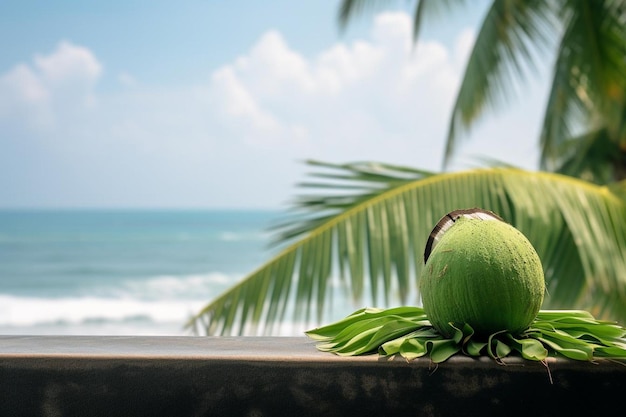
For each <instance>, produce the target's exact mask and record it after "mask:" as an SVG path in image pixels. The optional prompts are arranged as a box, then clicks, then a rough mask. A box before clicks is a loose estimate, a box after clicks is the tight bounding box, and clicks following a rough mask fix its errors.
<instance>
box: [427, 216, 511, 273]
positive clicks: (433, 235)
mask: <svg viewBox="0 0 626 417" xmlns="http://www.w3.org/2000/svg"><path fill="white" fill-rule="evenodd" d="M461 217H466V218H470V219H478V220H500V221H504V220H503V219H502V217H500V216H498V215H497V214H496V213H494V212H492V211H489V210H485V209H481V208H478V207H475V208H470V209H459V210H454V211H451V212H450V213H448V214H446V215H445V216H443V217H442V218H441V220H439V221H438V222H437V224H436V225H435V227H434V228H433V231H432V232H430V235H429V236H428V240H427V241H426V248H425V249H424V263H426V261H427V260H428V257H429V256H430V253H431V252H432V250H433V249H434V248H435V246H436V245H437V242H439V240H440V239H441V237H442V236H443V235H444V233H446V231H447V230H448V229H449V228H450V227H452V225H453V224H454V223H455V222H456V221H457V220H458V219H460V218H461Z"/></svg>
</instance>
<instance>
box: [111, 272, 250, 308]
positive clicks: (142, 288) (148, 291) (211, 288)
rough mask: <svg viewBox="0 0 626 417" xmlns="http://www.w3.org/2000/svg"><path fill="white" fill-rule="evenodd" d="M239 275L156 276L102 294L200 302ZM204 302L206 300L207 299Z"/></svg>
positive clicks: (215, 293)
mask: <svg viewBox="0 0 626 417" xmlns="http://www.w3.org/2000/svg"><path fill="white" fill-rule="evenodd" d="M238 279H239V275H230V274H224V273H221V272H210V273H206V274H190V275H182V276H179V275H158V276H155V277H152V278H149V279H134V280H129V281H126V282H123V283H122V284H121V285H120V286H119V287H116V288H114V289H111V288H103V289H102V290H101V291H102V293H104V294H106V293H107V292H112V293H113V295H114V296H116V297H124V296H129V297H135V298H139V299H144V300H146V299H147V300H155V299H157V300H158V299H193V300H198V299H204V300H207V299H208V298H212V297H215V296H216V295H218V293H220V292H222V291H223V290H224V289H225V288H227V287H228V286H230V285H232V284H234V283H235V282H236V281H237V280H238ZM207 301H208V300H207Z"/></svg>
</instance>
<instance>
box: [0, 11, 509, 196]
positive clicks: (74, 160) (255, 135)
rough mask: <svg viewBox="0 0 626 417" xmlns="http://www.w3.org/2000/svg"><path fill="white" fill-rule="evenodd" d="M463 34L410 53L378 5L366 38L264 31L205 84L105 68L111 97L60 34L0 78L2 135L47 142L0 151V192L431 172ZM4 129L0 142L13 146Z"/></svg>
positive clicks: (185, 192)
mask: <svg viewBox="0 0 626 417" xmlns="http://www.w3.org/2000/svg"><path fill="white" fill-rule="evenodd" d="M472 39H473V35H472V32H468V31H464V32H462V33H461V35H460V37H459V38H458V40H457V43H456V44H455V45H452V46H451V47H446V46H444V45H443V44H441V43H439V42H435V41H428V40H425V41H422V42H420V44H419V45H417V47H415V46H414V45H413V43H412V42H413V41H412V34H411V19H410V17H409V16H408V15H406V14H403V13H384V14H381V15H379V16H377V17H376V19H375V23H374V27H373V29H372V32H371V34H370V36H369V37H365V38H362V39H359V40H354V41H351V42H336V43H334V44H332V45H328V47H327V48H325V49H324V50H321V51H319V53H317V54H315V55H305V54H303V53H301V52H299V51H298V49H297V48H296V47H293V46H291V45H290V44H289V43H288V41H287V39H285V37H284V36H283V35H282V34H281V33H280V32H278V31H275V30H270V31H268V32H266V33H264V34H262V35H261V36H259V38H258V41H257V42H256V43H255V44H254V45H253V46H252V48H250V50H248V51H243V52H242V53H241V55H240V56H239V57H238V58H237V59H234V60H233V61H232V62H227V63H224V65H222V66H221V67H219V68H215V69H214V70H213V71H210V69H207V73H208V74H209V76H208V79H206V80H193V81H191V82H188V83H185V84H181V85H177V86H169V87H159V86H155V85H154V84H146V83H142V82H141V77H140V76H137V78H135V76H131V75H129V74H126V73H117V74H116V75H113V76H112V77H114V81H117V82H118V83H119V84H121V85H122V86H125V87H132V88H122V89H113V90H109V91H105V90H103V89H96V86H98V83H99V82H100V80H101V79H102V78H103V77H105V76H106V74H104V71H103V65H102V63H100V61H99V60H98V58H97V57H96V55H95V54H94V53H93V52H92V51H90V50H89V49H88V48H86V47H83V46H78V45H75V44H72V43H70V42H61V43H59V44H58V46H57V47H56V48H55V49H54V50H53V51H52V52H50V53H49V54H42V55H37V56H35V57H34V59H33V61H32V62H30V63H26V64H18V65H15V66H14V67H13V68H11V69H10V70H8V71H7V72H5V73H4V74H0V130H4V131H15V129H14V128H15V126H21V127H22V129H21V130H22V131H29V132H31V133H32V132H33V131H35V132H34V133H32V134H31V136H27V135H26V136H24V135H21V136H20V135H16V136H15V137H16V138H17V137H20V138H21V137H28V138H29V139H33V138H34V139H41V140H40V141H39V142H45V143H46V144H47V145H46V146H48V147H47V148H46V149H45V151H44V152H41V149H36V152H35V153H37V152H38V155H40V158H39V159H36V158H33V159H32V160H28V159H24V158H22V159H19V158H11V156H10V155H9V154H8V153H5V155H0V165H1V164H2V162H3V161H9V160H10V159H11V160H13V161H17V160H18V159H19V160H20V163H19V164H16V163H13V165H14V166H16V168H15V172H13V177H14V178H13V179H11V182H10V183H9V182H7V181H9V180H8V179H7V180H4V182H3V180H2V178H1V177H0V189H2V188H3V187H5V188H6V187H11V186H13V185H12V184H21V186H20V187H18V186H17V185H16V186H13V191H12V192H13V194H14V195H16V196H18V197H15V201H16V202H17V203H15V204H17V205H37V200H36V197H37V195H38V194H37V193H39V194H41V195H43V196H44V197H42V198H48V197H49V198H55V199H58V201H61V202H62V201H66V202H67V203H66V204H72V203H74V204H80V202H81V201H87V202H90V203H89V204H92V205H135V204H137V205H156V206H159V205H160V206H163V205H179V206H194V205H195V206H197V205H205V206H206V205H212V206H222V207H224V206H241V205H256V206H266V207H267V206H270V207H275V206H276V205H279V204H282V203H283V202H284V201H286V200H288V199H289V196H291V195H292V194H293V192H294V189H293V184H294V183H296V182H297V181H298V180H302V179H303V178H302V174H303V172H304V170H305V167H303V166H302V165H301V164H299V163H298V162H297V161H300V160H303V159H308V158H315V159H323V160H329V161H335V162H347V161H357V160H376V161H383V162H390V163H397V164H406V165H411V166H416V167H420V168H424V169H433V170H437V169H439V168H440V163H441V159H442V155H443V146H444V137H445V133H446V128H447V122H448V111H449V109H450V107H451V105H452V101H453V98H454V94H455V91H456V88H457V86H458V82H459V76H460V72H461V70H462V62H463V61H464V60H465V59H466V56H467V53H468V51H469V48H470V46H471V43H472ZM133 75H134V74H133ZM22 133H23V132H22ZM517 133H518V132H517V131H516V134H517ZM519 134H521V133H519ZM33 135H34V136H33ZM9 136H10V135H4V136H3V137H0V140H2V139H4V140H5V141H6V140H14V143H17V140H18V139H7V138H9ZM23 142H26V141H23ZM32 142H33V143H35V142H37V140H32ZM8 145H9V146H8V147H4V148H3V149H4V150H5V151H6V150H7V149H10V148H11V146H10V145H11V142H9V143H8ZM13 147H14V148H15V149H17V150H16V151H15V152H18V151H19V152H21V154H20V155H26V156H28V155H30V154H29V148H27V147H25V145H24V146H22V143H21V142H20V143H19V145H17V146H15V145H14V146H13ZM22 161H23V162H22ZM5 166H7V164H5ZM9 177H10V176H5V178H9ZM20 178H22V180H21V182H20ZM24 184H27V185H26V186H25V185H24ZM42 190H43V191H42ZM20 196H21V197H20ZM46 196H48V197H46ZM20 198H21V200H20ZM54 201H57V200H54ZM20 202H21V203H20ZM255 202H257V204H255ZM60 204H61V203H60Z"/></svg>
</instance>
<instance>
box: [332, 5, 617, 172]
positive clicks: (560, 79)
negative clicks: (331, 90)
mask: <svg viewBox="0 0 626 417" xmlns="http://www.w3.org/2000/svg"><path fill="white" fill-rule="evenodd" d="M390 3H391V2H390V1H373V0H343V1H342V2H341V5H340V11H339V22H340V25H341V26H342V27H345V26H346V25H347V24H348V23H349V21H351V20H352V19H353V18H355V17H356V16H357V15H358V14H359V13H360V12H361V11H363V10H364V9H367V8H372V7H375V6H382V5H385V4H387V5H389V4H390ZM413 3H415V11H414V14H413V23H414V26H413V34H414V38H415V39H417V37H418V34H419V31H420V29H421V27H422V25H423V22H424V21H425V20H426V19H431V18H432V17H434V16H435V15H437V14H441V13H440V12H442V11H446V10H441V9H449V8H454V7H459V6H462V5H464V3H467V2H466V1H463V0H435V1H433V0H416V1H415V2H413ZM470 3H471V2H470ZM546 58H548V59H549V60H551V61H553V62H554V66H553V69H552V85H551V88H550V93H549V98H548V103H547V106H546V110H545V114H544V120H543V126H542V129H541V136H540V138H539V142H540V146H541V168H542V169H546V170H551V171H556V172H561V173H566V174H568V175H574V176H579V177H582V178H585V179H588V180H590V181H594V182H596V183H599V184H606V183H608V182H612V181H617V180H621V179H624V178H626V125H625V124H624V121H625V120H626V117H625V116H626V107H625V105H626V1H624V0H493V1H492V2H491V4H490V6H489V8H488V10H487V12H486V14H485V17H484V20H483V22H482V25H481V27H480V29H479V31H478V35H477V37H476V42H475V44H474V47H473V49H472V51H471V53H470V56H469V60H468V62H467V66H466V68H465V73H464V75H463V80H462V83H461V86H460V88H459V91H458V94H457V98H456V101H455V103H454V107H453V109H452V116H451V119H450V122H449V127H448V136H447V142H446V150H445V156H444V166H445V165H446V164H447V163H448V162H449V160H450V158H451V157H452V155H453V153H454V151H455V149H456V148H457V145H458V141H459V139H460V137H461V136H462V134H463V133H466V132H468V131H469V130H470V128H471V127H472V125H473V124H474V123H475V122H476V121H477V120H478V119H479V118H480V117H482V116H484V115H485V114H486V113H488V112H489V111H492V110H494V109H496V108H499V107H500V106H501V105H502V104H506V101H507V100H508V99H510V98H511V97H512V96H513V95H514V94H515V92H516V86H518V85H519V84H520V82H523V81H524V77H525V76H526V75H527V72H528V70H532V69H534V68H536V67H537V66H538V63H537V61H538V60H539V59H541V60H544V61H545V60H546Z"/></svg>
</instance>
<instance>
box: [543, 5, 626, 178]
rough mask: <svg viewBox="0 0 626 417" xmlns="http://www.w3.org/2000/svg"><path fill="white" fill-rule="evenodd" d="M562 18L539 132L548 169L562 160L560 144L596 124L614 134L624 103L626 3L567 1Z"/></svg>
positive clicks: (595, 128) (594, 127)
mask: <svg viewBox="0 0 626 417" xmlns="http://www.w3.org/2000/svg"><path fill="white" fill-rule="evenodd" d="M560 21H561V22H562V23H563V25H564V31H563V36H562V38H561V40H560V44H559V48H558V51H557V56H556V62H555V66H554V69H553V81H552V87H551V90H550V94H549V98H548V105H547V107H546V112H545V116H544V121H543V127H542V131H541V136H540V144H541V150H542V152H541V166H542V168H543V169H550V170H552V169H556V167H558V166H559V165H562V163H563V159H564V158H563V154H562V152H561V151H562V145H563V143H565V142H567V141H569V140H570V139H571V138H573V137H580V138H584V137H585V136H586V135H585V131H586V132H590V133H591V132H593V131H598V130H600V129H606V130H607V132H608V133H609V134H610V135H612V136H613V137H615V136H618V135H619V134H620V131H621V126H622V124H623V107H624V103H625V102H626V60H625V59H624V56H626V42H625V41H624V39H626V10H625V4H624V2H623V1H613V0H580V1H579V0H568V1H565V2H564V7H563V10H562V12H561V17H560ZM581 130H582V132H581ZM581 133H582V134H581ZM613 141H614V142H617V140H613ZM581 146H582V147H584V144H581Z"/></svg>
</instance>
